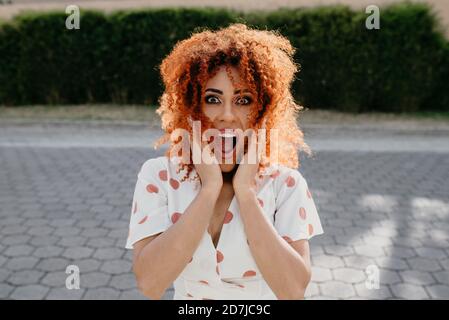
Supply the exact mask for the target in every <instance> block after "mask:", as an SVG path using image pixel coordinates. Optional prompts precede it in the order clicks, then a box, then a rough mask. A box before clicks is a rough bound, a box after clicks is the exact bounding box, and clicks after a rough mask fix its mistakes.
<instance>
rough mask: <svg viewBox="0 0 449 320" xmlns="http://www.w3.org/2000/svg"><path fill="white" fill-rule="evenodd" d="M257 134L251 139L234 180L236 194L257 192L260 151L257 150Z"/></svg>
mask: <svg viewBox="0 0 449 320" xmlns="http://www.w3.org/2000/svg"><path fill="white" fill-rule="evenodd" d="M257 149H258V148H257V135H256V134H253V135H252V136H251V138H250V139H249V143H248V151H247V152H246V153H245V154H244V155H243V157H242V160H241V161H240V164H238V168H237V171H236V173H235V175H234V178H233V180H232V185H233V187H234V192H235V193H236V194H238V193H242V192H247V191H252V192H256V186H257V184H256V175H257V173H258V168H259V152H258V150H257Z"/></svg>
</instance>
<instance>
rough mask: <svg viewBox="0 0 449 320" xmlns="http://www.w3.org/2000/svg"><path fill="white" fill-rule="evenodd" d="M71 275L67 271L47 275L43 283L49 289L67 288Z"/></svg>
mask: <svg viewBox="0 0 449 320" xmlns="http://www.w3.org/2000/svg"><path fill="white" fill-rule="evenodd" d="M68 276H69V275H68V274H66V273H65V269H64V270H61V271H53V272H49V273H47V274H46V275H45V276H44V277H43V278H42V280H41V283H42V284H44V285H46V286H48V287H56V288H65V282H66V279H67V277H68Z"/></svg>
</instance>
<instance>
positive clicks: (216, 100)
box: [205, 96, 220, 104]
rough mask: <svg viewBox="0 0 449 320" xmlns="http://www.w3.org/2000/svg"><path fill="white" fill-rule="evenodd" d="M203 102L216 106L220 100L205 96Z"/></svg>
mask: <svg viewBox="0 0 449 320" xmlns="http://www.w3.org/2000/svg"><path fill="white" fill-rule="evenodd" d="M205 101H206V103H210V104H218V103H220V99H218V98H217V97H215V96H207V97H206V99H205Z"/></svg>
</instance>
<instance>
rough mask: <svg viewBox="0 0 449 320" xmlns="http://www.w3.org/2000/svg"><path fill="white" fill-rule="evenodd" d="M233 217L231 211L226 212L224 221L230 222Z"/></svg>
mask: <svg viewBox="0 0 449 320" xmlns="http://www.w3.org/2000/svg"><path fill="white" fill-rule="evenodd" d="M232 218H234V215H233V214H232V212H231V211H228V212H226V214H225V217H224V220H223V223H229V222H231V220H232Z"/></svg>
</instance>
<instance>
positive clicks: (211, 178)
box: [192, 138, 223, 194]
mask: <svg viewBox="0 0 449 320" xmlns="http://www.w3.org/2000/svg"><path fill="white" fill-rule="evenodd" d="M193 144H194V145H193V146H192V147H196V148H198V146H199V145H200V146H201V147H200V149H201V161H199V162H200V163H195V160H194V161H193V162H194V166H195V169H196V172H197V173H198V175H199V177H200V180H201V189H204V190H209V191H212V192H214V193H217V194H219V193H220V190H221V187H222V186H223V175H222V173H221V169H220V165H219V163H218V160H217V158H216V157H215V154H214V152H213V150H212V146H213V143H210V144H209V143H207V142H205V141H201V143H200V141H198V139H197V138H194V139H193ZM198 150H199V149H197V150H196V151H198ZM192 152H194V151H193V148H192Z"/></svg>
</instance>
